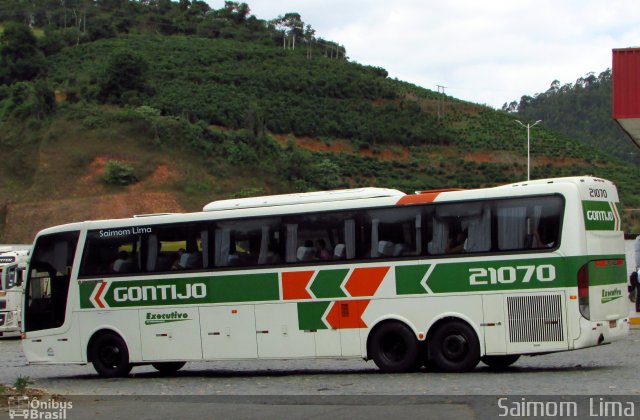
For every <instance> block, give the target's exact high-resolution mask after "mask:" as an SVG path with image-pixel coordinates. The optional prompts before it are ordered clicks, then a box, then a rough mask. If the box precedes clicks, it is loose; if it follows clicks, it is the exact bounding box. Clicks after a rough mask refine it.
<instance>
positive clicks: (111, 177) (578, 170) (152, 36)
mask: <svg viewBox="0 0 640 420" xmlns="http://www.w3.org/2000/svg"><path fill="white" fill-rule="evenodd" d="M125 3H126V2H125ZM187 3H188V2H187ZM227 3H231V2H227ZM126 4H127V5H129V6H130V5H132V4H133V5H135V7H136V8H140V9H139V10H142V11H143V12H144V11H145V10H146V9H144V8H143V6H141V4H142V3H137V2H128V3H126ZM169 4H170V5H171V6H170V8H169V9H168V10H169V11H173V12H175V11H176V10H182V9H180V6H179V4H178V3H169ZM180 4H182V3H180ZM194 5H195V6H194ZM234 5H235V6H234ZM196 6H197V7H201V6H202V4H200V3H199V2H194V3H189V6H188V7H186V8H185V9H184V10H182V12H181V13H183V14H184V15H185V16H186V15H188V13H190V10H191V9H193V8H194V7H196ZM228 7H231V9H230V10H232V11H233V10H236V11H237V10H240V9H242V4H237V3H232V4H231V6H229V4H226V6H225V9H221V10H222V12H224V10H227V8H228ZM136 10H138V9H136ZM152 10H157V9H152ZM143 12H140V13H138V14H137V15H135V16H136V18H135V19H134V20H133V23H131V24H130V26H129V27H128V32H129V33H124V32H118V30H117V25H116V26H115V27H112V28H111V29H112V31H111V32H109V31H107V32H106V33H107V35H109V36H99V35H100V34H99V33H98V34H97V35H96V33H93V32H90V31H89V30H87V32H86V33H82V32H79V31H78V29H77V28H76V27H74V28H58V29H55V30H51V29H47V30H45V31H44V32H43V35H42V36H41V37H40V38H35V37H33V35H30V36H31V38H30V37H29V35H27V34H25V33H24V27H22V29H20V28H19V27H18V26H19V25H15V24H13V23H9V24H6V25H4V26H5V28H6V29H5V31H4V33H3V34H2V36H0V60H3V63H4V64H6V66H5V67H4V70H2V71H0V80H2V81H3V83H4V84H3V85H2V86H0V146H1V147H2V149H3V151H4V153H3V158H4V159H3V162H4V165H1V166H0V177H1V179H2V180H3V182H2V183H0V221H2V224H0V242H28V241H30V240H31V239H32V237H33V234H34V233H35V232H36V231H37V230H39V229H41V228H43V227H46V226H50V225H53V224H59V223H65V222H70V221H77V220H86V219H93V218H109V217H128V216H130V215H131V214H134V213H151V212H165V211H170V212H173V211H193V210H198V209H200V208H201V207H202V206H203V205H204V204H205V203H207V202H209V201H212V200H214V199H219V198H227V197H241V196H251V195H261V194H273V193H284V192H293V191H309V190H317V189H331V188H343V187H357V186H380V187H389V188H398V189H401V190H404V191H407V192H411V191H414V190H417V189H431V188H447V187H466V188H473V187H481V186H492V185H497V184H503V183H509V182H516V181H521V180H523V179H524V178H525V177H526V133H525V132H524V130H522V128H521V127H520V126H518V125H517V124H515V123H514V116H513V115H511V114H510V113H508V112H503V111H495V110H493V109H491V108H488V107H483V106H479V105H476V104H471V103H468V102H463V101H460V100H457V99H455V98H451V97H445V98H443V97H440V96H438V94H437V93H435V92H432V91H430V90H426V89H422V88H420V87H417V86H414V85H411V84H409V83H406V82H401V81H397V80H392V79H389V78H388V77H387V73H386V71H385V70H384V69H380V68H375V67H370V66H366V65H361V64H358V63H354V62H350V61H348V60H347V59H346V58H345V55H346V54H345V51H344V50H343V49H340V48H341V47H338V45H339V44H338V43H335V42H330V41H325V40H321V39H319V38H317V39H316V38H315V36H314V35H313V34H312V33H311V30H310V27H307V29H306V30H308V31H309V32H305V33H306V35H305V33H302V32H301V33H300V35H299V38H298V44H297V47H296V48H295V49H294V48H293V46H292V45H291V43H290V42H291V37H292V34H295V29H291V28H288V29H287V27H279V26H278V25H277V22H272V23H269V22H265V21H260V20H258V19H257V18H255V17H253V16H249V15H248V13H244V14H241V15H242V16H244V18H243V19H239V18H238V17H237V15H234V14H233V13H239V12H233V13H231V15H230V16H231V17H229V16H227V17H224V16H225V14H224V13H222V14H221V11H214V12H211V10H209V14H213V15H214V16H215V19H214V20H215V22H214V23H216V24H217V25H222V26H224V28H226V32H222V33H221V32H206V31H204V32H203V31H202V30H201V29H202V28H201V26H202V25H204V24H203V23H202V21H198V20H197V19H195V18H192V20H191V21H185V22H187V23H189V22H191V23H193V25H194V26H193V28H192V29H193V30H190V29H189V25H187V24H186V23H185V24H184V25H183V26H181V27H180V28H182V29H181V30H180V31H178V30H176V31H169V32H171V33H168V34H166V33H161V32H167V28H168V27H169V26H171V25H173V24H169V23H167V24H166V25H165V26H162V28H164V29H163V31H158V30H148V25H149V19H148V18H149V16H147V15H145V14H144V13H143ZM145 13H146V12H145ZM149 13H151V12H149ZM154 13H155V12H154ZM167 13H168V12H167ZM176 13H177V12H176ZM194 13H195V12H194ZM181 16H182V15H181ZM206 16H208V15H206ZM234 16H235V17H234ZM156 17H157V16H156ZM298 19H299V16H298ZM194 22H196V23H194ZM183 23H184V22H183ZM223 24H224V25H223ZM112 25H115V24H112ZM145 25H147V26H145ZM167 25H168V26H167ZM198 25H201V26H198ZM307 26H308V25H307ZM145 28H146V29H145ZM198 28H200V29H198ZM156 29H157V28H156ZM21 31H22V32H21ZM27 31H28V29H27ZM69 34H72V35H74V36H70V35H69ZM92 34H93V35H92ZM221 34H222V35H221ZM225 34H226V35H225ZM310 34H311V35H310ZM17 35H19V36H17ZM205 35H206V36H205ZM223 35H224V36H223ZM53 38H55V39H57V40H58V41H60V42H57V43H55V42H54V39H53ZM16 44H18V45H21V46H22V47H23V48H20V49H17V48H14V47H15V45H16ZM25 45H26V46H27V47H26V48H25V47H24V46H25ZM52 45H53V46H54V47H55V48H53V47H52ZM285 47H286V48H285ZM332 48H335V49H333V50H332ZM17 51H20V57H18V56H17V55H16V54H17ZM25 51H26V52H28V54H26V53H25ZM332 51H333V52H332ZM17 64H20V66H18V65H17ZM532 162H533V164H532V177H533V178H542V177H551V176H565V175H583V174H592V175H595V176H600V177H604V178H608V179H611V180H613V181H614V182H616V183H617V184H618V186H619V189H620V192H621V195H622V200H623V205H624V206H625V207H626V208H636V207H638V206H639V205H640V186H638V185H637V183H636V182H634V181H635V176H634V174H635V168H634V167H633V166H632V165H630V164H629V163H624V162H622V161H619V160H617V159H616V158H613V157H611V156H609V155H607V154H605V153H602V152H601V151H598V150H597V149H595V148H593V147H591V146H589V145H585V144H583V143H581V142H579V141H576V140H574V139H572V138H570V137H568V136H567V135H565V134H561V133H559V132H557V131H552V130H551V129H550V128H548V127H547V126H546V124H545V126H540V128H538V127H536V130H535V132H534V138H533V141H532ZM627 221H628V222H630V223H628V224H627V226H628V229H635V226H633V224H634V223H636V222H635V221H634V220H633V218H631V217H629V216H627ZM629 226H631V227H630V228H629Z"/></svg>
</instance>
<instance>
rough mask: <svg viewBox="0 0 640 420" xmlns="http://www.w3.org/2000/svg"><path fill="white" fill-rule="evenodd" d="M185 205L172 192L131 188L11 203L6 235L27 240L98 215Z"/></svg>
mask: <svg viewBox="0 0 640 420" xmlns="http://www.w3.org/2000/svg"><path fill="white" fill-rule="evenodd" d="M182 212H184V209H183V208H182V206H181V205H180V204H179V203H178V201H177V200H176V198H175V197H174V196H173V194H171V193H164V192H127V193H121V194H110V195H101V196H94V197H88V198H87V197H80V198H67V199H62V200H53V201H48V202H47V204H46V206H43V205H42V203H40V202H32V203H19V204H10V205H8V206H7V217H6V224H5V235H4V239H5V241H7V242H25V238H33V237H34V236H35V234H36V233H37V232H38V231H40V230H41V229H44V228H46V227H50V226H55V225H60V224H64V223H71V222H80V221H83V220H95V219H118V218H124V217H131V216H133V215H134V214H146V213H182ZM27 242H28V240H27Z"/></svg>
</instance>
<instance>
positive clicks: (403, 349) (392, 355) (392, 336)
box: [369, 322, 421, 373]
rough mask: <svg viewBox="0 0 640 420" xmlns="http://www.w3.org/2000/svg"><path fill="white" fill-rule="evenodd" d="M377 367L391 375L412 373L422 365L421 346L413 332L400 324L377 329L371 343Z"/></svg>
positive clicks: (371, 353) (372, 355) (384, 325)
mask: <svg viewBox="0 0 640 420" xmlns="http://www.w3.org/2000/svg"><path fill="white" fill-rule="evenodd" d="M369 350H370V352H369V354H370V356H371V358H372V359H373V361H374V362H375V364H376V366H378V368H379V369H380V370H381V371H383V372H389V373H401V372H411V371H414V370H416V369H417V368H418V367H419V365H420V361H421V360H420V346H419V342H418V340H417V339H416V336H415V334H414V333H413V331H412V330H411V329H410V328H409V327H407V326H406V325H405V324H402V323H400V322H389V323H386V324H383V325H381V326H380V327H378V328H376V329H375V330H374V332H373V335H372V336H371V341H370V343H369Z"/></svg>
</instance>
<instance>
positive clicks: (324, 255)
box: [316, 239, 331, 260]
mask: <svg viewBox="0 0 640 420" xmlns="http://www.w3.org/2000/svg"><path fill="white" fill-rule="evenodd" d="M316 259H318V260H330V259H331V253H330V252H329V250H328V249H327V245H326V242H325V241H324V239H318V240H317V241H316Z"/></svg>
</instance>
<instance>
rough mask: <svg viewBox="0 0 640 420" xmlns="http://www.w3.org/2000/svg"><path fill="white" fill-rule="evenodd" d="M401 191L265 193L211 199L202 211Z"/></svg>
mask: <svg viewBox="0 0 640 420" xmlns="http://www.w3.org/2000/svg"><path fill="white" fill-rule="evenodd" d="M404 195H405V194H404V193H403V192H402V191H398V190H392V189H388V188H354V189H346V190H332V191H314V192H308V193H294V194H282V195H267V196H262V197H249V198H235V199H229V200H218V201H213V202H211V203H209V204H207V205H206V206H204V208H203V210H204V211H220V210H233V209H248V208H256V207H274V206H286V205H290V204H310V203H324V202H336V201H346V200H359V199H364V198H378V197H402V196H404Z"/></svg>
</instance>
